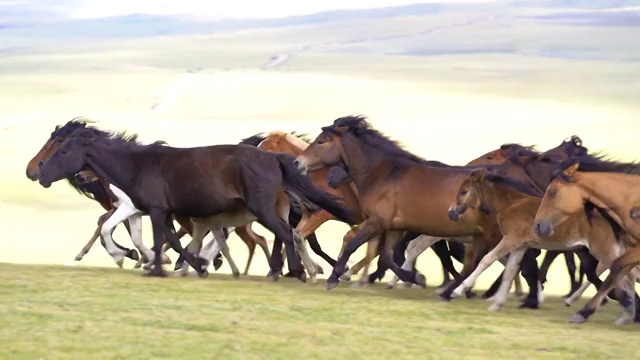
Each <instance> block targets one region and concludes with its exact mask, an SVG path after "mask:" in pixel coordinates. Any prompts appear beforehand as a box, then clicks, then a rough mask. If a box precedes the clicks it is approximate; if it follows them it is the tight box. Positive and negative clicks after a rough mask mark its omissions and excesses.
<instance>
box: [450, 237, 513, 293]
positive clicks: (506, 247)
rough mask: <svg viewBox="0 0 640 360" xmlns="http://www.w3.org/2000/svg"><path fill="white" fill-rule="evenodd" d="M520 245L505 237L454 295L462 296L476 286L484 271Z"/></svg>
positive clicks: (481, 261)
mask: <svg viewBox="0 0 640 360" xmlns="http://www.w3.org/2000/svg"><path fill="white" fill-rule="evenodd" d="M518 245H520V241H518V239H515V238H512V237H509V236H504V237H503V238H502V240H500V242H499V243H498V245H496V247H495V248H493V250H491V251H489V253H488V254H486V255H485V256H483V257H482V260H480V262H479V263H478V266H477V267H476V268H475V270H473V272H472V273H471V274H470V275H469V276H468V277H467V278H466V279H464V281H462V283H461V284H460V285H459V286H458V287H457V288H456V289H455V290H454V292H453V294H454V295H456V296H462V293H463V292H464V291H465V290H467V289H470V288H471V287H473V286H474V284H475V283H476V280H477V279H478V277H479V276H480V274H482V272H483V271H485V270H486V269H487V268H488V267H489V266H491V264H493V263H494V262H496V261H497V260H499V259H500V258H502V257H503V256H505V255H507V254H508V253H509V252H511V251H513V250H514V249H515V248H517V247H518Z"/></svg>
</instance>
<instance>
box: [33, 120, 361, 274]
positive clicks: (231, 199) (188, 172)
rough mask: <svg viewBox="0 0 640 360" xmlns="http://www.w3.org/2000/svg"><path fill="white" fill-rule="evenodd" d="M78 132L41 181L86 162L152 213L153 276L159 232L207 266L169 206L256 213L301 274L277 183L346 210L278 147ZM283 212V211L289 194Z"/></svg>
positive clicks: (189, 212)
mask: <svg viewBox="0 0 640 360" xmlns="http://www.w3.org/2000/svg"><path fill="white" fill-rule="evenodd" d="M76 134H78V135H77V137H75V138H73V139H71V140H69V141H67V142H66V143H65V144H64V145H63V146H62V147H61V148H60V149H59V150H58V151H57V152H56V153H55V154H54V155H53V156H52V157H51V158H50V159H49V160H48V161H47V162H46V163H45V164H44V165H43V166H42V167H41V169H40V179H39V181H40V183H41V184H42V185H43V186H45V187H48V186H50V185H51V183H52V182H54V181H57V180H60V179H62V178H64V177H65V176H70V175H72V174H75V173H77V172H79V171H80V170H82V169H83V168H84V167H85V166H89V167H90V168H91V169H92V170H93V171H94V172H96V173H98V174H100V175H101V176H104V177H105V178H106V179H107V180H108V181H109V183H110V184H114V185H115V186H117V187H118V188H119V189H121V190H122V191H123V192H124V193H126V194H127V195H128V196H129V197H130V198H131V200H132V201H133V203H134V204H135V207H136V208H137V209H140V210H141V211H144V212H147V213H148V214H149V216H150V217H151V222H152V225H153V230H154V244H155V258H154V265H155V266H154V268H153V270H152V271H151V272H150V275H152V276H164V275H165V273H164V270H163V269H162V263H161V260H160V259H161V247H162V244H163V242H164V238H163V235H164V236H165V237H166V239H167V240H168V242H169V243H170V244H171V246H172V247H173V248H174V250H176V251H177V252H179V253H180V254H181V255H182V256H184V257H185V259H186V260H187V262H188V263H189V264H190V265H191V266H192V267H194V268H195V269H196V271H198V273H199V274H201V275H202V274H204V271H205V270H204V269H202V267H201V265H203V260H204V259H202V258H195V257H193V255H192V254H190V253H187V252H185V251H184V249H183V248H182V246H181V245H180V243H179V241H178V240H177V239H176V236H175V233H174V231H172V228H173V224H172V223H171V215H172V214H177V215H182V216H187V217H189V218H208V219H210V218H213V217H216V216H218V218H220V217H225V216H227V217H229V219H230V220H229V222H232V223H233V224H231V225H233V226H238V225H236V224H235V223H236V222H241V221H245V223H247V222H249V221H251V220H258V221H260V222H261V224H263V226H265V227H266V228H267V229H269V230H270V231H272V232H273V233H274V234H276V237H280V238H281V239H284V243H285V244H286V245H288V246H287V249H288V250H287V251H288V252H289V258H288V260H289V264H288V265H289V268H290V269H291V271H297V272H299V273H300V277H302V276H304V275H305V274H304V271H302V269H300V266H299V259H298V258H297V254H296V253H295V251H294V250H293V232H292V231H291V228H290V227H289V225H288V224H287V222H286V217H285V218H283V215H284V211H283V209H284V208H282V206H279V205H277V204H278V201H279V199H281V194H283V190H282V185H284V186H286V187H288V188H289V189H290V190H293V191H298V192H300V193H301V194H303V195H304V197H307V198H309V199H312V200H314V198H315V200H316V201H320V200H322V202H325V204H326V205H325V208H327V210H330V211H331V212H332V213H334V214H336V215H337V216H339V217H341V218H345V219H348V218H349V214H348V212H347V211H346V210H345V209H344V208H343V207H342V206H341V205H339V204H338V203H337V202H335V201H334V198H333V197H331V196H330V195H329V194H327V193H325V192H322V191H320V190H319V189H317V188H316V187H315V186H313V184H310V182H309V181H307V180H306V178H305V177H302V176H299V175H297V174H296V173H295V172H292V166H293V159H292V158H290V157H287V156H284V155H283V154H271V153H267V152H263V151H260V150H257V149H256V148H254V147H251V146H244V145H217V146H207V147H196V148H172V147H168V146H159V145H139V144H132V143H127V142H123V141H117V139H111V138H102V137H95V136H93V134H92V133H88V132H84V133H83V132H82V131H80V132H76ZM286 213H287V214H286V215H287V217H288V202H287V203H286ZM225 219H226V218H225ZM239 219H245V220H239ZM214 235H215V234H214ZM289 245H290V246H289ZM274 247H276V246H275V245H274ZM279 257H281V254H280V249H279V248H277V249H275V248H274V251H273V253H272V258H271V265H272V274H273V275H274V279H277V274H278V272H279V270H280V269H279V268H278V263H280V261H279V259H278V258H279ZM295 260H298V262H296V261H295ZM301 280H302V278H301Z"/></svg>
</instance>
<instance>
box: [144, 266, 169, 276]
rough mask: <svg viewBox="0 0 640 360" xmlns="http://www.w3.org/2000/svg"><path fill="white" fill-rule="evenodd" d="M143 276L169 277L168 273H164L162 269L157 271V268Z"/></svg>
mask: <svg viewBox="0 0 640 360" xmlns="http://www.w3.org/2000/svg"><path fill="white" fill-rule="evenodd" d="M142 276H146V277H161V278H164V277H167V273H166V272H164V270H162V269H160V270H156V268H153V269H151V270H150V271H148V272H145V273H144V274H142Z"/></svg>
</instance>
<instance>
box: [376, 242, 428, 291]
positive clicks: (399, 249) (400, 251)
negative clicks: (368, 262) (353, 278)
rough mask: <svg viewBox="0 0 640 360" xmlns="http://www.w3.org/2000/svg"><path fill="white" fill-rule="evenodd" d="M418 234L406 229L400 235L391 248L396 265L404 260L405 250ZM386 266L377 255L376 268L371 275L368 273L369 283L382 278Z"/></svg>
mask: <svg viewBox="0 0 640 360" xmlns="http://www.w3.org/2000/svg"><path fill="white" fill-rule="evenodd" d="M418 236H420V234H418V233H415V232H412V231H407V232H405V233H404V235H403V236H402V239H400V241H399V242H398V244H396V247H395V249H393V262H395V263H396V264H398V265H402V264H404V262H405V260H406V259H405V255H404V253H405V251H406V250H407V247H408V245H409V244H410V243H411V241H413V240H414V239H416V238H417V237H418ZM387 269H388V267H387V266H386V265H385V263H384V261H382V258H381V257H378V268H377V269H376V271H374V272H373V273H372V274H371V275H369V283H370V284H372V283H373V282H375V281H376V280H380V281H382V278H384V274H385V273H386V272H387Z"/></svg>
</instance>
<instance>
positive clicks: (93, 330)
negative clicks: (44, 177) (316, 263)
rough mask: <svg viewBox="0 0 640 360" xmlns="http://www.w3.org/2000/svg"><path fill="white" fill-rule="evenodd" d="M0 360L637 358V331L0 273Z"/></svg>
mask: <svg viewBox="0 0 640 360" xmlns="http://www.w3.org/2000/svg"><path fill="white" fill-rule="evenodd" d="M0 284H2V285H1V286H0V358H3V359H39V358H40V359H79V358H82V359H116V358H119V359H123V358H124V359H159V358H172V359H176V358H187V359H204V358H209V359H210V358H217V357H223V358H229V359H291V358H299V359H312V358H324V359H328V358H331V359H335V358H349V359H366V358H422V359H425V358H427V359H431V358H438V359H449V358H450V359H453V358H460V357H461V356H462V358H464V359H488V358H496V359H507V358H509V359H514V358H524V359H549V358H554V359H605V358H610V357H611V356H613V354H615V356H617V357H620V358H637V357H638V356H639V355H640V350H638V348H637V346H636V344H637V329H638V328H637V325H635V324H629V325H627V326H624V327H615V326H613V325H612V322H613V321H614V320H615V319H616V318H617V316H618V315H619V307H618V306H617V305H615V304H614V303H610V304H608V305H606V306H605V307H603V308H601V311H599V312H598V313H596V314H595V315H594V316H593V317H592V318H591V320H590V321H589V322H588V323H586V324H583V325H573V324H569V323H568V322H567V321H568V319H569V317H570V316H571V314H572V313H573V312H574V311H576V310H577V306H579V305H581V304H582V303H584V301H585V299H583V300H582V301H581V302H580V303H578V304H576V305H574V307H576V308H573V307H572V308H566V307H564V306H563V305H562V304H561V301H560V299H558V298H547V299H546V301H545V303H544V304H543V306H542V308H541V309H539V310H518V309H516V306H517V300H516V299H514V298H511V299H510V302H509V303H508V304H507V306H506V308H505V309H504V310H503V311H501V312H498V313H491V312H488V311H487V310H486V308H487V303H486V302H484V301H482V300H480V299H473V300H466V299H457V300H454V301H452V302H450V303H444V302H440V301H438V300H437V297H436V295H435V294H434V293H433V291H432V290H426V291H425V290H421V289H417V288H413V289H402V288H401V287H398V288H397V289H395V290H391V291H389V290H385V289H384V288H383V287H382V286H381V285H379V284H377V285H375V286H373V287H372V288H369V289H351V288H348V285H347V284H344V283H343V284H342V285H341V287H339V288H337V289H335V290H333V291H326V290H325V287H324V281H321V282H320V283H318V284H317V285H310V284H301V283H298V282H296V281H294V280H291V279H283V280H281V281H279V282H277V283H273V282H271V281H270V280H268V279H266V278H264V277H248V278H246V277H245V278H241V279H240V280H235V279H233V278H231V277H230V276H227V275H211V276H210V277H209V278H207V279H204V280H203V279H198V278H196V277H187V278H174V277H170V278H166V279H156V278H145V277H143V276H141V273H140V272H136V271H130V270H124V271H123V270H118V269H102V268H63V267H56V266H34V265H11V264H0Z"/></svg>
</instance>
